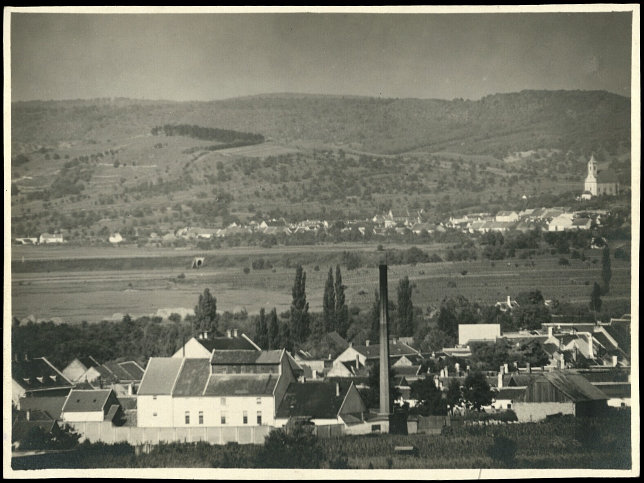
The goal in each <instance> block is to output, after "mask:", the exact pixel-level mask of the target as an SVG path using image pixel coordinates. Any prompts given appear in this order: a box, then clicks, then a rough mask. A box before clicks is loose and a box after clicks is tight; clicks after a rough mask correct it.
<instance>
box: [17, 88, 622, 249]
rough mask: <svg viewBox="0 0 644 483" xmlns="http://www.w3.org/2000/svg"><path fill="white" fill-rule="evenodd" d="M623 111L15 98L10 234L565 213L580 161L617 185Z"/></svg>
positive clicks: (589, 99)
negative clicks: (412, 215) (274, 220)
mask: <svg viewBox="0 0 644 483" xmlns="http://www.w3.org/2000/svg"><path fill="white" fill-rule="evenodd" d="M629 102H630V101H629V99H627V98H624V97H620V96H617V95H614V94H609V93H606V92H581V91H556V92H551V91H547V92H546V91H524V92H520V93H516V94H498V95H492V96H487V97H485V98H483V99H481V100H478V101H468V100H452V101H444V100H422V99H378V98H362V97H342V96H319V95H318V96H314V95H285V94H272V95H265V96H252V97H245V98H237V99H229V100H224V101H214V102H171V101H145V100H144V101H138V100H131V99H94V100H73V101H30V102H18V103H14V104H13V105H12V149H13V152H12V173H11V178H12V197H11V200H12V235H13V236H21V237H25V236H37V235H38V234H40V233H42V232H47V231H49V232H51V231H56V230H61V229H62V230H66V231H68V232H69V235H71V236H70V238H77V239H78V238H84V239H91V238H93V237H97V238H99V239H102V240H105V239H106V237H107V235H108V234H109V233H110V232H111V231H117V230H118V231H120V232H121V233H129V234H132V233H135V232H141V233H145V232H150V231H154V232H157V233H158V232H162V233H163V232H165V231H166V230H169V229H178V228H180V227H182V226H186V225H192V226H211V227H212V226H221V225H222V224H227V223H230V222H232V221H235V220H242V221H244V220H248V219H249V218H256V219H263V218H265V217H266V216H271V217H280V216H285V217H286V218H291V219H305V218H325V219H328V220H331V221H333V220H341V219H347V218H365V217H369V218H370V217H372V216H373V215H374V214H375V213H377V212H381V211H382V210H388V209H390V208H392V209H394V211H405V210H410V211H413V210H416V209H420V208H424V209H425V210H426V211H427V212H428V213H431V216H432V217H433V219H434V220H435V221H438V220H439V219H441V217H442V216H444V215H445V214H448V213H455V212H458V211H459V210H468V209H473V210H474V211H482V210H492V211H494V210H496V209H509V208H512V209H520V208H521V207H523V204H524V203H523V201H522V196H523V195H527V196H528V197H529V198H530V199H531V203H535V204H544V203H564V202H566V201H565V200H566V199H574V194H578V193H579V191H580V189H581V188H582V180H583V177H584V173H585V169H586V162H587V160H588V155H589V153H590V152H591V151H594V152H595V155H596V157H597V159H598V160H599V161H600V163H602V168H604V169H606V168H610V169H612V170H615V172H616V173H617V174H618V176H619V177H620V182H621V183H622V184H624V185H629V184H630V177H629V176H630V158H629V149H628V148H629V146H630V130H629V120H630V114H629ZM571 194H572V198H571ZM562 196H563V198H562ZM566 196H568V198H566ZM562 200H563V201H562Z"/></svg>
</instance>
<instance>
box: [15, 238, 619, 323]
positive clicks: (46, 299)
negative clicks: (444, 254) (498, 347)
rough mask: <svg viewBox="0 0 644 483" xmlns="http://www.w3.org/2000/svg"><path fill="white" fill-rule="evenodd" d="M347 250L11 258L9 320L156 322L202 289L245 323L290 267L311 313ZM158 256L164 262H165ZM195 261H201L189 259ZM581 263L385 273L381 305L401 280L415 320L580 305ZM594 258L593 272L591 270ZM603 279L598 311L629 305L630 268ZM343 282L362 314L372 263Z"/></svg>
mask: <svg viewBox="0 0 644 483" xmlns="http://www.w3.org/2000/svg"><path fill="white" fill-rule="evenodd" d="M21 248H22V247H21ZM25 248H30V249H32V248H33V249H35V248H42V247H25ZM352 248H353V250H361V251H362V252H364V253H365V254H367V253H369V254H370V255H373V251H374V248H373V247H369V248H367V247H365V246H363V245H353V247H352ZM388 248H389V247H388ZM349 249H350V248H349V246H341V245H340V246H328V247H327V246H321V247H278V248H271V249H265V248H264V249H263V248H259V247H257V248H231V249H225V250H221V251H217V252H216V253H217V255H214V256H208V255H207V265H206V266H205V267H203V268H202V269H199V270H191V269H190V268H189V264H190V261H191V260H192V256H193V251H183V252H179V253H177V251H176V250H168V251H167V252H164V251H159V252H156V251H146V250H139V251H138V252H137V251H136V249H135V248H132V249H127V248H125V250H124V252H125V254H127V255H129V258H127V257H125V258H107V253H109V252H110V249H109V248H105V249H101V248H85V249H79V250H78V251H77V253H75V255H77V257H76V258H70V259H65V258H64V256H63V255H65V256H70V254H71V252H72V251H73V249H72V248H71V247H64V248H60V249H59V250H60V251H58V250H53V251H47V249H43V251H39V250H24V251H23V253H25V255H24V256H25V262H24V263H23V262H22V261H18V260H16V258H17V257H18V258H19V257H21V256H22V255H19V253H20V252H18V253H14V254H13V256H12V258H13V259H14V261H13V265H14V269H13V274H12V284H11V287H12V314H13V315H14V316H16V317H18V318H24V317H28V316H33V317H35V318H36V319H37V320H40V319H51V318H56V319H55V320H58V321H65V322H70V323H76V322H81V321H83V320H87V321H88V322H96V321H100V320H102V319H110V318H112V317H116V318H120V317H122V315H123V314H125V313H129V314H130V315H132V316H141V315H149V314H156V313H157V311H159V310H161V311H165V312H166V313H169V312H171V311H172V310H173V309H183V310H190V309H192V308H194V305H195V304H196V301H197V299H198V296H199V294H200V293H202V292H203V290H204V288H206V287H207V288H209V289H210V290H211V292H212V293H213V295H215V297H217V307H218V310H219V311H220V312H223V311H231V312H237V311H241V310H246V311H247V312H249V313H251V314H252V313H257V312H258V311H259V309H260V308H261V307H265V308H267V309H269V308H273V307H275V308H277V310H278V312H282V311H285V310H288V308H289V306H290V303H291V288H292V283H293V277H294V273H295V268H294V267H295V265H296V264H298V263H302V264H303V266H304V269H305V271H306V276H307V280H306V282H307V284H306V290H307V300H308V302H309V304H310V310H311V311H313V312H316V311H320V310H321V307H322V296H323V291H324V284H325V281H326V277H327V274H328V269H329V267H330V266H335V265H336V264H337V263H339V262H340V259H341V253H342V251H348V250H349ZM423 249H425V250H427V249H426V248H425V247H423ZM118 250H120V249H117V250H116V251H118ZM428 251H429V250H428ZM112 253H113V251H112ZM162 253H166V256H165V258H163V255H162ZM197 253H199V254H203V252H197V251H194V254H197ZM36 255H39V257H40V258H38V257H36ZM589 255H590V256H589V260H587V261H586V262H581V261H580V260H570V265H569V266H561V265H559V264H558V260H559V257H558V256H544V257H537V258H535V259H534V262H535V263H534V266H532V264H531V261H530V260H519V259H511V260H503V261H496V262H490V261H489V260H477V261H468V262H465V261H464V262H441V263H424V264H416V265H390V266H389V297H390V299H391V300H393V301H395V300H396V297H397V296H396V289H397V284H398V280H400V279H402V278H403V277H405V276H408V277H409V278H410V280H411V281H412V283H413V284H414V292H413V302H414V305H415V306H417V307H421V308H422V310H423V312H425V311H426V310H427V309H428V308H437V307H438V306H439V305H440V302H441V300H443V298H445V297H456V296H458V295H462V296H464V297H466V298H468V299H469V300H471V301H477V302H481V303H484V304H493V303H494V302H496V301H500V300H505V298H506V297H507V295H511V296H513V297H515V296H516V295H517V294H518V293H520V292H524V291H530V290H535V289H539V290H541V292H542V293H543V295H544V297H545V298H546V299H553V298H554V299H558V300H560V301H562V302H571V303H575V304H584V303H586V302H587V301H588V300H589V297H590V291H591V288H592V284H593V282H594V281H599V280H600V279H601V263H599V259H600V256H601V255H600V253H599V251H597V252H596V253H595V251H592V252H590V253H589ZM45 256H46V257H47V258H43V257H45ZM260 256H261V257H262V258H264V259H265V260H266V261H269V262H271V263H272V265H273V268H265V269H261V270H254V269H252V270H250V271H249V272H248V273H244V270H243V268H244V267H250V266H251V262H252V261H253V260H255V259H257V258H258V257H260ZM59 257H60V258H59ZM593 259H597V260H598V263H595V264H593V263H592V262H591V260H593ZM316 266H317V267H319V269H318V270H316V269H315V267H316ZM65 267H67V268H65ZM21 268H22V269H21ZM612 274H613V275H612V280H611V291H610V293H609V294H608V295H606V296H604V297H602V300H603V301H604V303H605V304H610V303H615V302H621V303H624V302H628V301H630V296H631V273H630V264H629V262H626V261H623V260H613V261H612ZM342 279H343V283H344V284H345V285H346V297H347V303H348V305H349V306H357V307H358V308H360V310H369V308H370V307H371V305H372V303H373V299H374V292H375V290H376V288H377V283H378V269H377V267H376V264H375V263H373V264H369V266H367V267H362V268H358V269H355V270H347V269H346V267H345V266H342ZM177 311H179V310H177Z"/></svg>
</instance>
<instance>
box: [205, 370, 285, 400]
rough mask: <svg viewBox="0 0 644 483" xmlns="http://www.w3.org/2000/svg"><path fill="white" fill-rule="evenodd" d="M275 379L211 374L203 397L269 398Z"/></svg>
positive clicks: (272, 376) (266, 375) (271, 375)
mask: <svg viewBox="0 0 644 483" xmlns="http://www.w3.org/2000/svg"><path fill="white" fill-rule="evenodd" d="M277 377H278V376H276V375H275V374H261V375H255V374H252V375H250V374H244V375H228V374H213V375H212V376H210V379H209V380H208V384H207V386H206V391H205V393H204V396H215V397H217V396H222V397H223V396H231V397H232V396H271V395H272V394H273V390H274V389H275V385H276V384H277Z"/></svg>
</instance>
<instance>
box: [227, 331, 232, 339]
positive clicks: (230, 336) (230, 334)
mask: <svg viewBox="0 0 644 483" xmlns="http://www.w3.org/2000/svg"><path fill="white" fill-rule="evenodd" d="M226 337H228V338H229V339H232V333H231V332H230V329H226Z"/></svg>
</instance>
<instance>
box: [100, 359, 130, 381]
mask: <svg viewBox="0 0 644 483" xmlns="http://www.w3.org/2000/svg"><path fill="white" fill-rule="evenodd" d="M103 367H106V368H107V369H108V370H109V371H110V372H111V373H112V374H114V377H115V378H116V380H117V381H130V380H133V376H132V374H130V373H129V372H128V371H127V370H126V369H125V368H124V367H122V366H121V365H120V364H118V363H116V362H106V363H105V364H103Z"/></svg>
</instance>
